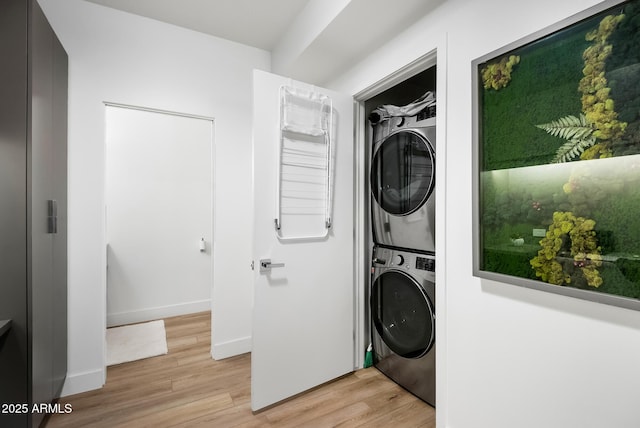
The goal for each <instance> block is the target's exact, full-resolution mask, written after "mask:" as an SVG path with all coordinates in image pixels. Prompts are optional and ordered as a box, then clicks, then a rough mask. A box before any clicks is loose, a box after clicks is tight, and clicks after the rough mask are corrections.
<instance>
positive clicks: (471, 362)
mask: <svg viewBox="0 0 640 428" xmlns="http://www.w3.org/2000/svg"><path fill="white" fill-rule="evenodd" d="M596 3H598V2H597V1H594V0H570V1H569V0H568V1H563V2H559V1H555V0H539V1H535V2H513V1H510V0H486V1H481V2H474V1H465V0H448V1H447V2H445V3H444V4H443V5H442V6H440V7H439V8H438V9H437V10H436V11H434V12H433V13H431V14H429V15H428V16H426V17H425V18H424V19H423V20H421V21H420V22H419V23H418V24H416V25H414V26H412V27H411V28H409V29H407V30H406V31H405V32H404V33H402V34H400V35H399V36H398V37H397V38H395V39H394V40H392V41H390V42H389V43H388V44H387V45H385V46H383V47H381V48H380V49H379V50H378V51H377V52H376V53H374V54H373V55H371V56H369V57H368V58H367V59H365V60H364V61H362V62H361V63H360V64H358V65H357V66H356V67H354V68H353V69H351V70H349V71H348V72H346V73H344V75H342V76H341V77H340V78H339V79H338V80H335V81H333V82H330V83H329V85H328V86H330V87H331V88H333V89H337V90H341V91H343V92H347V93H352V94H356V93H357V92H359V91H361V90H362V89H364V88H366V87H368V86H370V85H372V84H373V83H374V82H376V81H378V80H380V79H382V78H384V77H385V76H386V75H388V74H390V73H392V72H393V71H395V70H396V69H399V68H400V67H402V66H404V65H406V64H407V63H409V62H411V61H413V60H415V59H416V58H418V57H420V56H421V55H423V54H425V53H426V52H428V51H431V50H432V49H434V48H438V49H440V51H439V52H438V61H439V64H438V65H439V66H440V67H442V66H445V67H446V70H447V79H446V87H441V88H439V93H438V95H439V96H441V97H442V96H444V95H443V94H446V142H444V141H440V140H439V141H438V144H437V151H438V154H437V158H438V160H440V159H442V157H443V155H444V157H445V159H446V161H445V164H444V165H443V166H444V167H445V168H446V172H445V174H446V183H442V182H440V183H439V184H438V192H441V191H442V190H443V189H446V196H445V198H444V199H441V200H442V201H443V202H444V203H445V207H444V209H442V208H441V207H439V208H438V216H439V217H438V218H439V220H438V221H439V222H440V224H439V226H438V231H439V232H444V236H443V233H439V235H438V243H437V248H436V254H438V255H439V261H438V266H439V270H438V287H437V288H438V293H439V294H438V299H437V305H438V307H437V309H436V312H437V317H438V320H439V321H438V323H439V324H438V325H439V326H441V325H442V324H444V325H445V329H444V330H441V329H439V330H438V334H439V336H438V339H437V340H438V348H439V349H438V351H439V354H438V358H439V361H438V388H439V389H438V401H437V412H436V413H437V422H438V426H439V427H451V428H514V427H517V428H540V427H544V428H555V427H558V428H560V427H562V428H567V427H580V428H589V427H594V428H596V427H598V428H599V427H616V428H627V427H628V428H630V427H638V426H640V412H638V406H637V391H639V390H640V364H639V361H640V313H638V312H635V311H629V310H626V309H621V308H617V307H612V306H607V305H602V304H597V303H593V302H588V301H582V300H578V299H572V298H569V297H564V296H559V295H555V294H549V293H544V292H540V291H535V290H529V289H524V288H519V287H516V286H511V285H506V284H500V283H496V282H492V281H488V280H480V279H478V278H475V277H473V276H472V272H471V267H472V252H471V236H472V234H471V228H472V217H471V211H472V205H471V189H472V176H471V165H472V161H471V141H472V140H471V139H472V131H471V120H472V111H471V107H472V102H471V89H472V88H471V75H472V74H471V61H472V60H473V59H475V58H477V57H479V56H481V55H483V54H486V53H488V52H491V51H493V50H495V49H497V48H500V47H502V46H503V45H506V44H508V43H510V42H512V41H515V40H517V39H518V38H520V37H523V36H526V35H528V34H530V33H532V32H535V31H537V30H540V29H542V28H544V27H546V26H548V25H551V24H553V23H555V22H557V21H560V20H562V19H564V18H566V17H568V16H570V15H572V14H574V13H576V12H579V11H581V10H583V9H585V8H587V7H590V6H592V5H594V4H596ZM443 40H446V42H444V41H443ZM443 50H444V51H445V52H442V51H443ZM443 60H444V61H445V62H444V63H443ZM439 106H440V103H439ZM439 111H440V110H439ZM440 112H441V113H442V111H440ZM439 135H440V134H439ZM443 255H444V260H445V263H444V264H443V263H441V262H442V259H443ZM443 358H444V360H443Z"/></svg>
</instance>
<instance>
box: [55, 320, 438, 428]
mask: <svg viewBox="0 0 640 428" xmlns="http://www.w3.org/2000/svg"><path fill="white" fill-rule="evenodd" d="M210 320H211V314H210V313H209V312H203V313H199V314H193V315H186V316H180V317H175V318H168V319H166V320H165V326H166V330H167V345H168V348H169V353H168V354H167V355H163V356H159V357H154V358H148V359H145V360H140V361H135V362H131V363H125V364H120V365H117V366H112V367H109V368H108V369H107V383H106V385H105V386H104V388H102V389H100V390H96V391H90V392H86V393H82V394H77V395H73V396H69V397H64V398H62V399H61V400H60V403H61V404H62V406H63V407H64V405H65V404H67V403H69V404H71V406H72V408H73V411H72V412H71V413H68V414H54V415H52V417H51V418H50V419H49V423H48V424H47V427H50V428H53V427H63V428H72V427H83V428H84V427H108V428H113V427H136V428H138V427H145V426H153V427H185V428H186V427H224V428H227V427H337V426H340V427H358V426H368V427H427V428H435V426H436V425H435V410H434V409H433V408H432V407H431V406H429V405H428V404H426V403H424V402H422V401H420V400H419V399H417V398H416V397H414V396H413V395H411V394H410V393H408V392H406V391H405V390H404V389H402V388H401V387H399V386H398V385H396V384H395V383H393V382H392V381H390V380H389V379H387V378H386V377H385V376H384V375H383V374H381V373H380V372H379V371H377V370H376V369H375V368H368V369H363V370H358V371H356V372H354V373H351V374H349V375H346V376H344V377H342V378H340V379H338V380H335V381H333V382H330V383H328V384H326V385H323V386H321V387H318V388H315V389H313V390H311V391H309V392H306V393H304V394H301V395H299V396H296V397H295V398H292V399H290V400H288V401H286V402H283V403H281V404H279V405H276V406H273V407H271V408H269V409H267V410H265V411H262V412H259V413H257V414H254V413H252V412H251V404H250V399H251V397H250V394H251V387H250V376H251V373H250V372H251V368H250V366H251V363H250V362H251V360H250V358H251V356H250V354H245V355H240V356H237V357H233V358H228V359H224V360H220V361H214V360H212V359H211V357H210V353H209V352H210V350H209V348H210V343H211V341H210V331H211V323H210ZM309 369H310V370H312V369H313V368H312V367H310V368H309Z"/></svg>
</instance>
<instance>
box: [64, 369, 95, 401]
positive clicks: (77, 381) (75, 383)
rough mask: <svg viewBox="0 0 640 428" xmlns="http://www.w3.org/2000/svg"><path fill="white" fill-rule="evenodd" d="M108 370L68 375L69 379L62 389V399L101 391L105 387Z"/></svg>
mask: <svg viewBox="0 0 640 428" xmlns="http://www.w3.org/2000/svg"><path fill="white" fill-rule="evenodd" d="M105 378H106V370H93V371H89V372H83V373H77V374H67V379H66V380H65V382H64V386H63V387H62V393H61V394H60V395H61V396H62V397H66V396H69V395H74V394H79V393H81V392H86V391H92V390H94V389H100V388H102V387H103V386H104V383H105Z"/></svg>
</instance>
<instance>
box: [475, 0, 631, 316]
mask: <svg viewBox="0 0 640 428" xmlns="http://www.w3.org/2000/svg"><path fill="white" fill-rule="evenodd" d="M472 98H473V123H472V125H473V200H472V203H473V275H474V276H476V277H479V278H482V279H488V280H494V281H499V282H502V283H506V284H512V285H517V286H522V287H527V288H531V289H536V290H541V291H546V292H551V293H556V294H561V295H565V296H571V297H575V298H580V299H585V300H590V301H594V302H599V303H604V304H609V305H614V306H619V307H624V308H628V309H634V310H640V0H626V1H620V0H611V1H605V2H603V3H600V4H598V5H596V6H594V7H591V8H589V9H586V10H584V11H582V12H580V13H578V14H576V15H573V16H571V17H569V18H567V19H565V20H562V21H561V22H558V23H556V24H554V25H552V26H550V27H547V28H545V29H542V30H540V31H538V32H536V33H534V34H531V35H529V36H527V37H524V38H522V39H520V40H517V41H515V42H513V43H510V44H508V45H506V46H504V47H502V48H500V49H498V50H495V51H493V52H490V53H488V54H486V55H484V56H482V57H479V58H477V59H475V60H473V61H472Z"/></svg>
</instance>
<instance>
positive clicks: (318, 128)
mask: <svg viewBox="0 0 640 428" xmlns="http://www.w3.org/2000/svg"><path fill="white" fill-rule="evenodd" d="M332 126H333V111H332V104H331V99H330V98H329V97H328V96H326V95H323V94H320V93H318V92H315V91H309V90H305V89H301V88H293V87H289V86H282V87H281V88H280V148H279V162H278V186H277V200H276V218H275V220H274V223H275V228H276V231H277V233H278V237H279V238H280V239H281V240H287V239H310V238H323V237H325V236H327V234H328V231H329V229H330V228H331V210H332V185H333V177H332V176H333V169H332V156H333V154H332V148H331V145H332V144H331V143H332V141H331V140H332V139H331V131H332Z"/></svg>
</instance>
